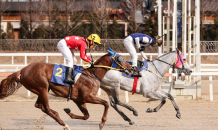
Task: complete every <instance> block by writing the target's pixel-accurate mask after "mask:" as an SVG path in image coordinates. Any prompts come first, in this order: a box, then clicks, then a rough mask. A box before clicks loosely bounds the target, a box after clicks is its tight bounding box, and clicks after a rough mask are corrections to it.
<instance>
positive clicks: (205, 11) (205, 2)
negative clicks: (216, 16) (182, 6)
mask: <svg viewBox="0 0 218 130" xmlns="http://www.w3.org/2000/svg"><path fill="white" fill-rule="evenodd" d="M200 6H201V7H200V9H201V12H200V13H201V14H200V30H201V33H200V40H202V41H203V40H207V39H205V35H207V33H208V32H207V26H205V24H204V22H205V21H206V20H207V19H211V18H212V17H213V13H211V11H212V10H217V9H218V6H217V0H200ZM193 8H194V7H193ZM212 35H213V34H212ZM209 37H210V36H209ZM207 38H208V37H207ZM212 39H214V38H212Z"/></svg>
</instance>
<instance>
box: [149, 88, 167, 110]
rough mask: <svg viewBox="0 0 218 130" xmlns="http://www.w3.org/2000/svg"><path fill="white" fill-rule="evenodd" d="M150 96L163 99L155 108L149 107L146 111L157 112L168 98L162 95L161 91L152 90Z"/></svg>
mask: <svg viewBox="0 0 218 130" xmlns="http://www.w3.org/2000/svg"><path fill="white" fill-rule="evenodd" d="M148 97H149V98H152V99H156V100H161V103H160V104H159V105H158V106H157V107H156V108H154V109H151V108H148V109H147V110H146V112H149V113H151V112H157V111H158V110H159V109H160V108H161V107H162V106H163V105H164V104H165V103H166V98H165V97H163V96H162V95H160V94H159V93H157V92H152V93H149V94H148Z"/></svg>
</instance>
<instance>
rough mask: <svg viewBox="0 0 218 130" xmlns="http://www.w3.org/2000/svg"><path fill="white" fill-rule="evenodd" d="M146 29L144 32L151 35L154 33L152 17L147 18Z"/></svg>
mask: <svg viewBox="0 0 218 130" xmlns="http://www.w3.org/2000/svg"><path fill="white" fill-rule="evenodd" d="M144 27H145V29H144V31H143V33H144V34H147V35H149V36H151V35H152V32H153V31H152V29H153V22H152V20H151V17H149V18H148V19H146V20H145V26H144Z"/></svg>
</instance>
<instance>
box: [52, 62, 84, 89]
mask: <svg viewBox="0 0 218 130" xmlns="http://www.w3.org/2000/svg"><path fill="white" fill-rule="evenodd" d="M66 68H67V66H64V65H61V64H55V65H54V69H53V72H52V78H51V82H52V83H57V84H61V85H64V86H70V84H68V83H64V79H65V73H66ZM81 72H82V66H77V65H74V77H75V76H76V75H77V74H78V73H81Z"/></svg>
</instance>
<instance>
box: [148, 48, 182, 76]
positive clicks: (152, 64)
mask: <svg viewBox="0 0 218 130" xmlns="http://www.w3.org/2000/svg"><path fill="white" fill-rule="evenodd" d="M173 52H175V51H172V52H170V53H173ZM170 53H167V54H164V55H162V56H160V57H158V58H157V59H154V60H158V61H160V62H163V63H165V64H168V65H170V67H173V71H174V69H175V65H176V64H177V63H178V60H176V61H175V63H174V64H173V65H172V64H170V63H168V62H165V61H163V60H160V59H159V58H161V57H163V56H165V55H168V54H170ZM176 55H178V56H179V60H180V61H181V63H182V69H184V63H183V61H182V59H181V57H180V55H179V53H178V50H176ZM154 60H153V61H154ZM153 61H151V62H150V64H151V66H152V67H153V68H154V69H155V70H156V71H157V72H158V73H159V74H160V75H161V76H162V77H161V78H163V77H164V75H163V74H161V73H160V71H159V70H158V69H157V67H156V66H155V64H154V62H153ZM176 68H177V69H181V68H178V67H176ZM147 70H148V71H149V72H152V73H154V72H153V71H151V70H149V69H147ZM154 74H155V75H156V76H158V77H160V76H159V75H158V74H156V73H154Z"/></svg>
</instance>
